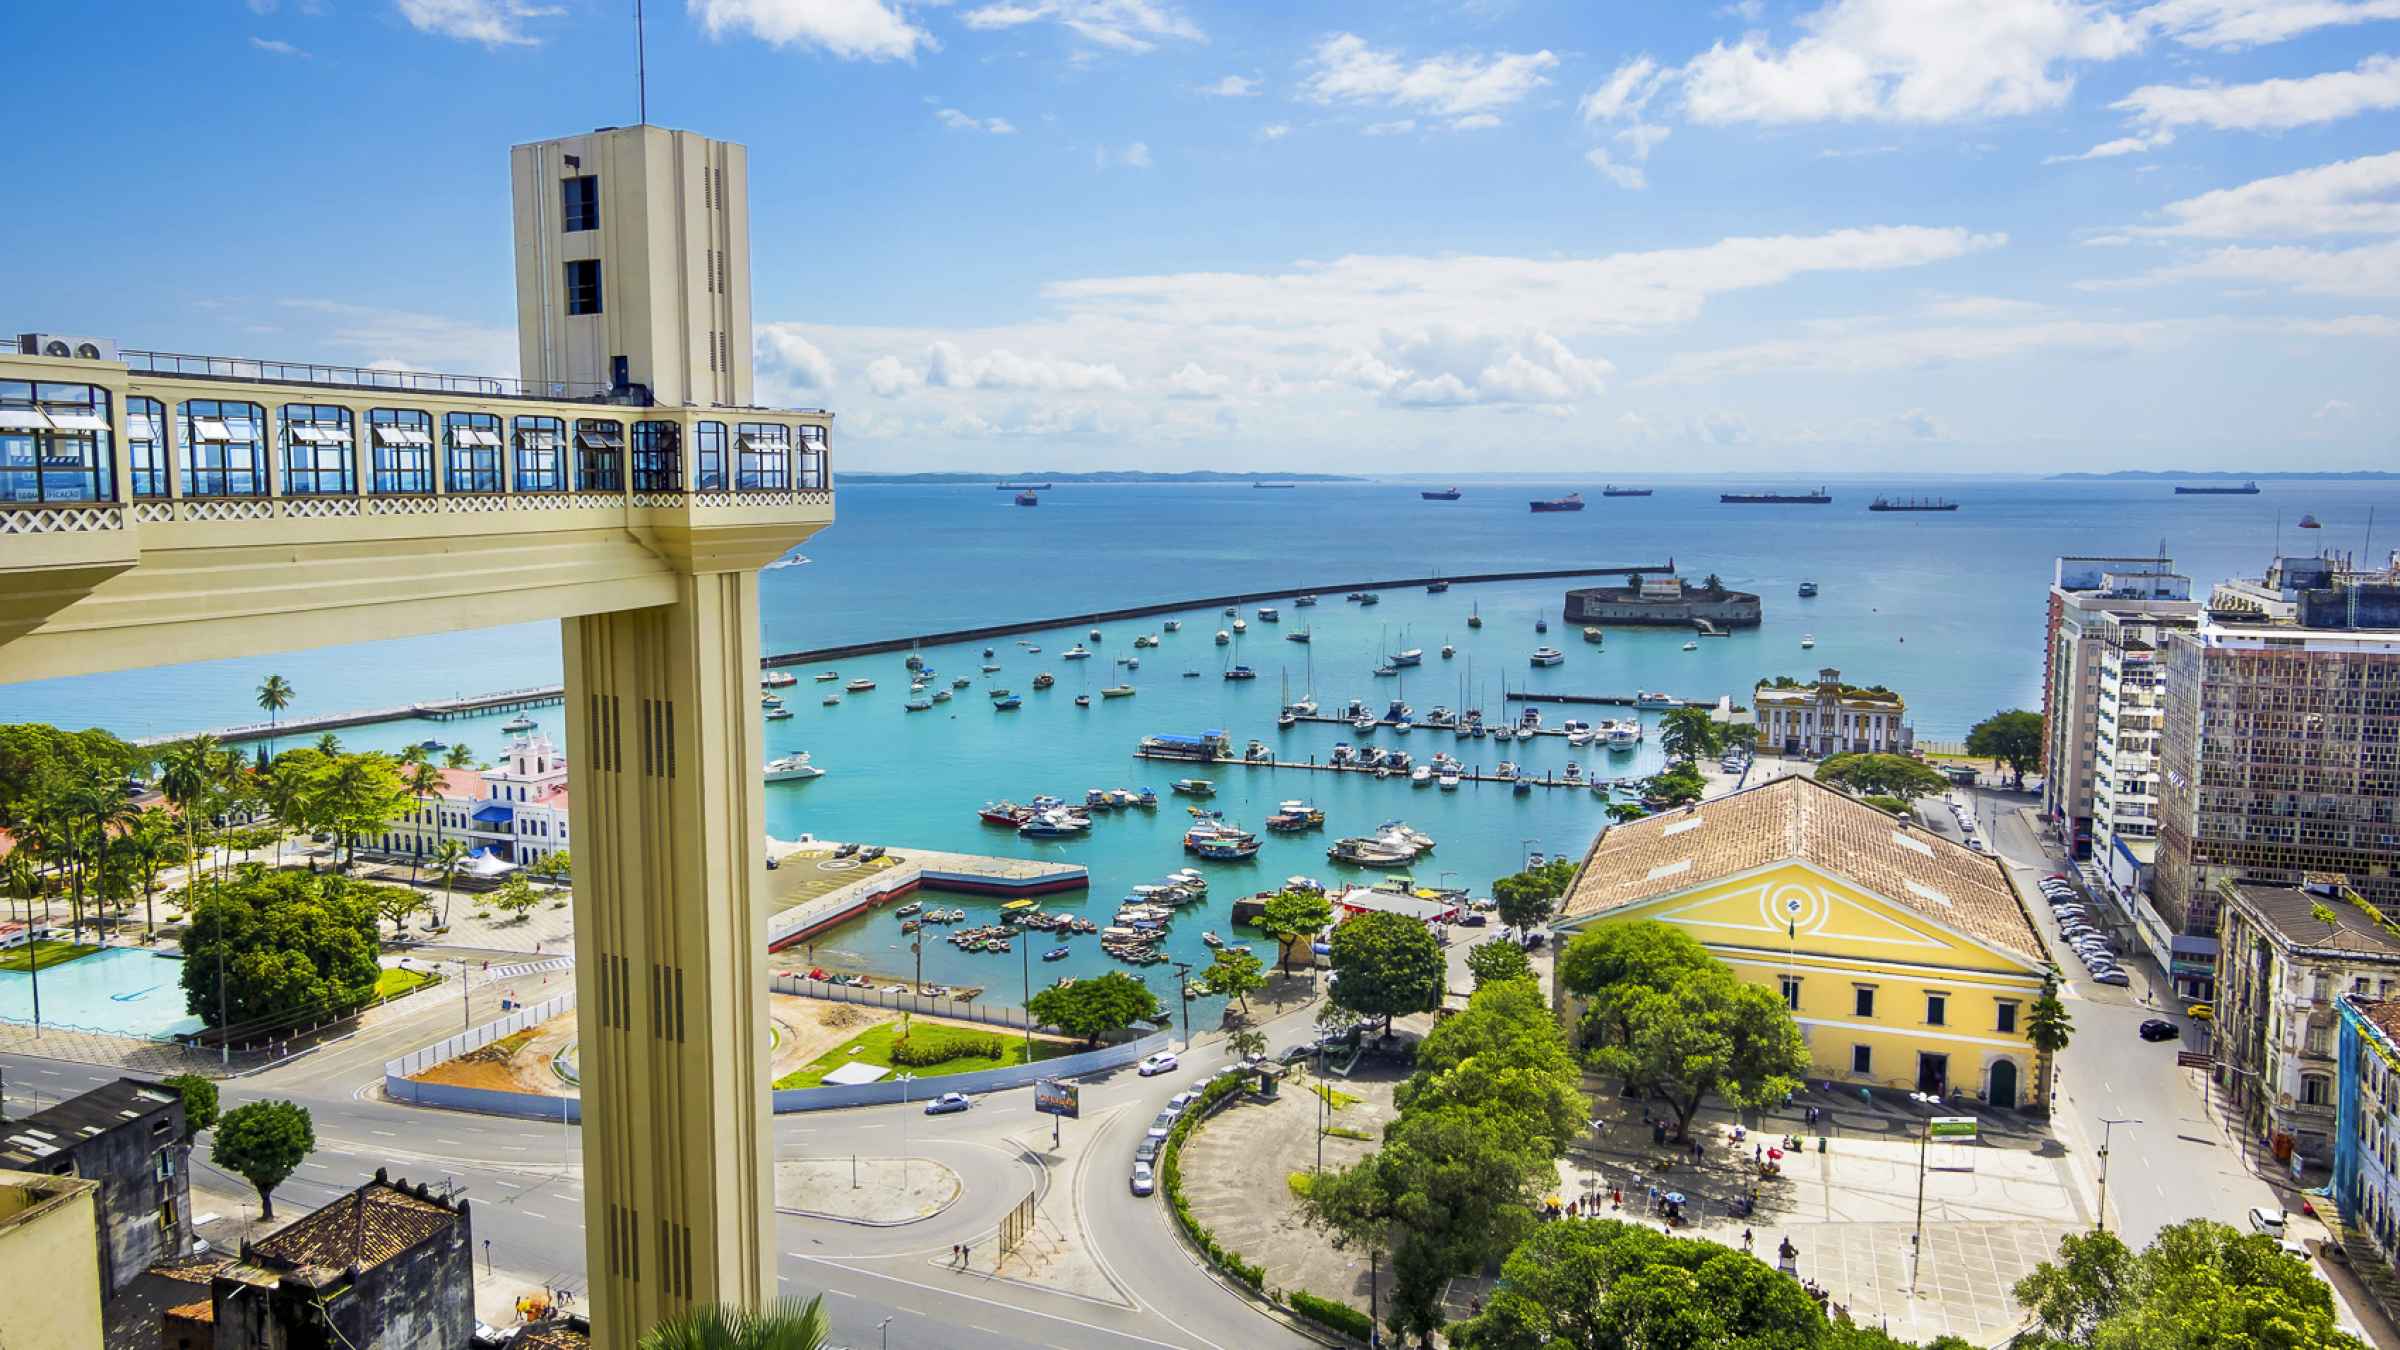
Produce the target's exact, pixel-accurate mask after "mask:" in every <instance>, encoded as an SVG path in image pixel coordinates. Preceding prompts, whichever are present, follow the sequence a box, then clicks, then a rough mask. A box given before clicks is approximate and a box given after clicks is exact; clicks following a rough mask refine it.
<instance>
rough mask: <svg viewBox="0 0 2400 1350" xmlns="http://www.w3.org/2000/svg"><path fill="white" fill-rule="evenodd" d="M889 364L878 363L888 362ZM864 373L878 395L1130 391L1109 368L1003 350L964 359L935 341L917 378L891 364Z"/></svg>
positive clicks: (951, 347) (1118, 373) (943, 342)
mask: <svg viewBox="0 0 2400 1350" xmlns="http://www.w3.org/2000/svg"><path fill="white" fill-rule="evenodd" d="M889 359H890V358H888V357H886V358H881V360H889ZM878 369H879V362H877V363H870V364H869V366H868V368H867V380H868V384H869V387H871V388H874V389H875V391H876V392H877V393H884V392H885V391H886V390H887V389H888V390H890V391H892V392H894V393H897V392H902V391H905V390H907V389H911V388H916V387H918V386H920V385H922V386H925V387H929V388H934V389H1005V390H1036V391H1041V392H1045V393H1068V392H1072V393H1081V392H1087V391H1091V390H1096V389H1111V390H1124V389H1128V388H1130V387H1131V386H1130V385H1129V384H1128V383H1127V382H1126V379H1125V375H1124V373H1123V372H1122V371H1120V370H1118V369H1117V367H1116V366H1115V365H1114V364H1109V363H1099V364H1094V363H1090V362H1083V361H1073V360H1067V359H1063V358H1059V357H1027V356H1019V355H1018V354H1017V353H1015V352H1013V351H1010V350H1008V349H1007V348H1005V347H994V348H992V349H991V350H990V351H989V352H987V353H985V354H984V355H982V356H969V355H968V354H967V353H966V351H965V350H964V349H963V348H961V347H960V346H959V345H958V344H957V343H956V342H953V341H951V340H949V339H947V338H943V339H939V340H937V341H935V342H933V343H932V344H930V345H929V346H927V347H926V349H925V369H924V371H923V373H922V374H919V373H918V372H917V371H915V370H914V369H912V368H909V367H905V366H902V365H901V364H900V363H899V362H897V361H893V363H892V364H891V365H889V366H880V374H878Z"/></svg>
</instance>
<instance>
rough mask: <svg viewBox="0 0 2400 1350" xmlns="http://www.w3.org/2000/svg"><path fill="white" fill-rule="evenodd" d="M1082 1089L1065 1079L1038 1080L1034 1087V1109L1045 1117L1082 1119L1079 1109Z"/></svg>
mask: <svg viewBox="0 0 2400 1350" xmlns="http://www.w3.org/2000/svg"><path fill="white" fill-rule="evenodd" d="M1080 1092H1081V1088H1080V1087H1079V1086H1078V1085H1077V1084H1075V1083H1071V1082H1068V1081H1067V1080H1066V1079H1064V1078H1042V1079H1037V1080H1035V1082H1034V1085H1033V1109H1034V1110H1036V1111H1038V1112H1040V1113H1041V1114H1043V1115H1045V1116H1065V1117H1066V1118H1067V1119H1069V1120H1080V1119H1082V1112H1081V1111H1080V1110H1079V1109H1078V1107H1079V1104H1080V1103H1079V1094H1080Z"/></svg>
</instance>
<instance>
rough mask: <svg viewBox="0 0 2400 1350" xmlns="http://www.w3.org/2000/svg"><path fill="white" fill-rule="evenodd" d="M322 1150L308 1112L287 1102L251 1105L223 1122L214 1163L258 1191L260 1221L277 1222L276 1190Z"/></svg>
mask: <svg viewBox="0 0 2400 1350" xmlns="http://www.w3.org/2000/svg"><path fill="white" fill-rule="evenodd" d="M316 1146H317V1132H316V1126H315V1123H314V1122H313V1121H312V1120H311V1119H310V1118H309V1114H308V1108H306V1107H304V1106H299V1105H296V1104H294V1103H292V1102H286V1101H264V1102H251V1103H250V1104H249V1105H247V1106H237V1107H235V1108H233V1109H232V1110H230V1111H228V1112H226V1113H225V1114H224V1115H223V1116H221V1117H219V1118H218V1120H217V1139H216V1144H215V1146H214V1147H213V1148H212V1149H211V1150H210V1152H209V1158H210V1160H211V1161H213V1162H214V1163H216V1165H217V1166H219V1167H222V1168H224V1169H225V1170H226V1171H228V1172H231V1173H233V1174H234V1175H235V1176H237V1177H240V1178H241V1179H242V1180H244V1181H247V1182H249V1183H250V1184H251V1186H253V1187H255V1188H256V1189H257V1191H258V1216H259V1217H260V1218H262V1219H272V1218H274V1217H275V1188H276V1187H278V1186H280V1185H282V1184H283V1181H284V1178H286V1177H288V1176H290V1175H291V1174H292V1172H293V1171H294V1170H295V1169H297V1168H298V1167H299V1166H300V1163H301V1161H302V1160H303V1159H305V1158H306V1157H308V1155H309V1153H310V1151H311V1150H313V1149H315V1148H316Z"/></svg>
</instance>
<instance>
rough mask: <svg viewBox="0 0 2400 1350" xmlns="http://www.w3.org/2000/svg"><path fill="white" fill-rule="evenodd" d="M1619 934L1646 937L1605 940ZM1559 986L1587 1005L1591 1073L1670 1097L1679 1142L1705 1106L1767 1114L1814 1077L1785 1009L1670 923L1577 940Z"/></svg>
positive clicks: (1562, 965)
mask: <svg viewBox="0 0 2400 1350" xmlns="http://www.w3.org/2000/svg"><path fill="white" fill-rule="evenodd" d="M1620 928H1621V929H1628V930H1636V929H1638V930H1648V931H1642V932H1623V933H1619V934H1616V935H1613V936H1604V935H1608V934H1609V933H1610V930H1611V929H1620ZM1695 957H1696V958H1697V959H1696V960H1695ZM1559 979H1560V981H1561V982H1562V983H1563V984H1564V985H1565V986H1566V988H1567V989H1568V990H1570V991H1572V992H1574V993H1576V994H1578V995H1581V996H1583V997H1584V998H1586V999H1587V1000H1588V1001H1589V1002H1588V1006H1587V1008H1586V1010H1585V1013H1584V1024H1583V1036H1584V1045H1585V1046H1586V1048H1587V1055H1588V1057H1589V1061H1590V1063H1591V1064H1592V1066H1593V1067H1594V1068H1596V1069H1598V1070H1599V1071H1600V1072H1602V1073H1606V1074H1609V1075H1611V1076H1614V1077H1616V1078H1619V1079H1622V1080H1623V1081H1624V1082H1625V1083H1626V1084H1627V1085H1629V1086H1631V1087H1633V1088H1635V1089H1636V1090H1639V1091H1646V1092H1654V1093H1657V1094H1658V1095H1660V1096H1661V1097H1664V1098H1665V1099H1666V1101H1667V1104H1668V1107H1669V1108H1670V1109H1671V1110H1673V1111H1674V1112H1675V1133H1676V1137H1677V1138H1679V1139H1680V1138H1684V1137H1686V1132H1687V1131H1688V1130H1689V1128H1690V1126H1691V1119H1692V1115H1693V1113H1694V1112H1696V1111H1698V1110H1699V1109H1700V1104H1701V1102H1702V1101H1704V1100H1705V1099H1707V1098H1709V1097H1711V1096H1714V1097H1718V1098H1721V1099H1723V1100H1724V1101H1726V1102H1728V1103H1730V1104H1732V1105H1734V1106H1738V1107H1759V1106H1764V1105H1766V1104H1767V1103H1769V1102H1772V1101H1775V1100H1778V1099H1780V1098H1782V1097H1784V1096H1786V1095H1787V1094H1789V1093H1791V1092H1793V1091H1795V1090H1796V1089H1798V1087H1799V1086H1800V1079H1801V1077H1802V1076H1803V1075H1805V1074H1806V1073H1807V1072H1808V1047H1807V1046H1806V1045H1805V1044H1803V1043H1802V1042H1801V1039H1800V1028H1799V1027H1798V1026H1797V1025H1796V1024H1795V1023H1794V1022H1793V1021H1792V1014H1791V1010H1790V1009H1789V1008H1786V1007H1785V1006H1784V1004H1783V1000H1782V999H1781V998H1779V997H1777V996H1776V994H1775V993H1774V991H1773V990H1770V989H1767V988H1766V987H1764V986H1762V985H1755V984H1750V983H1748V982H1746V981H1744V980H1742V979H1741V978H1740V977H1738V976H1736V975H1735V974H1734V973H1733V970H1732V968H1731V967H1729V966H1726V965H1725V964H1723V963H1722V962H1719V961H1717V960H1715V959H1714V958H1712V957H1710V956H1708V955H1707V953H1706V952H1703V951H1701V950H1700V949H1699V944H1698V943H1696V942H1694V941H1693V940H1692V938H1691V936H1690V935H1689V934H1686V933H1683V932H1681V931H1680V930H1677V929H1672V928H1669V927H1668V926H1667V925H1665V924H1658V923H1648V922H1639V923H1630V924H1622V925H1619V924H1609V925H1604V926H1602V927H1601V928H1599V929H1596V930H1594V931H1593V932H1591V933H1588V934H1586V935H1584V937H1580V938H1577V939H1576V940H1575V942H1574V943H1573V944H1571V945H1570V946H1569V947H1568V949H1567V952H1566V954H1565V955H1564V956H1563V957H1561V958H1560V962H1559Z"/></svg>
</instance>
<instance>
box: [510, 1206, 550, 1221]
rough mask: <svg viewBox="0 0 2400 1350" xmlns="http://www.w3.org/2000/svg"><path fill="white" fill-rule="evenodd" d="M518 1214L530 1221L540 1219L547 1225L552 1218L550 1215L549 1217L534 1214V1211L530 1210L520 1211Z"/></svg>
mask: <svg viewBox="0 0 2400 1350" xmlns="http://www.w3.org/2000/svg"><path fill="white" fill-rule="evenodd" d="M517 1212H518V1213H520V1214H522V1215H524V1216H525V1217H526V1218H528V1219H540V1220H542V1221H543V1222H544V1223H547V1222H549V1220H550V1216H549V1215H547V1214H536V1213H534V1212H533V1211H532V1210H530V1209H521V1210H518V1211H517Z"/></svg>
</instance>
